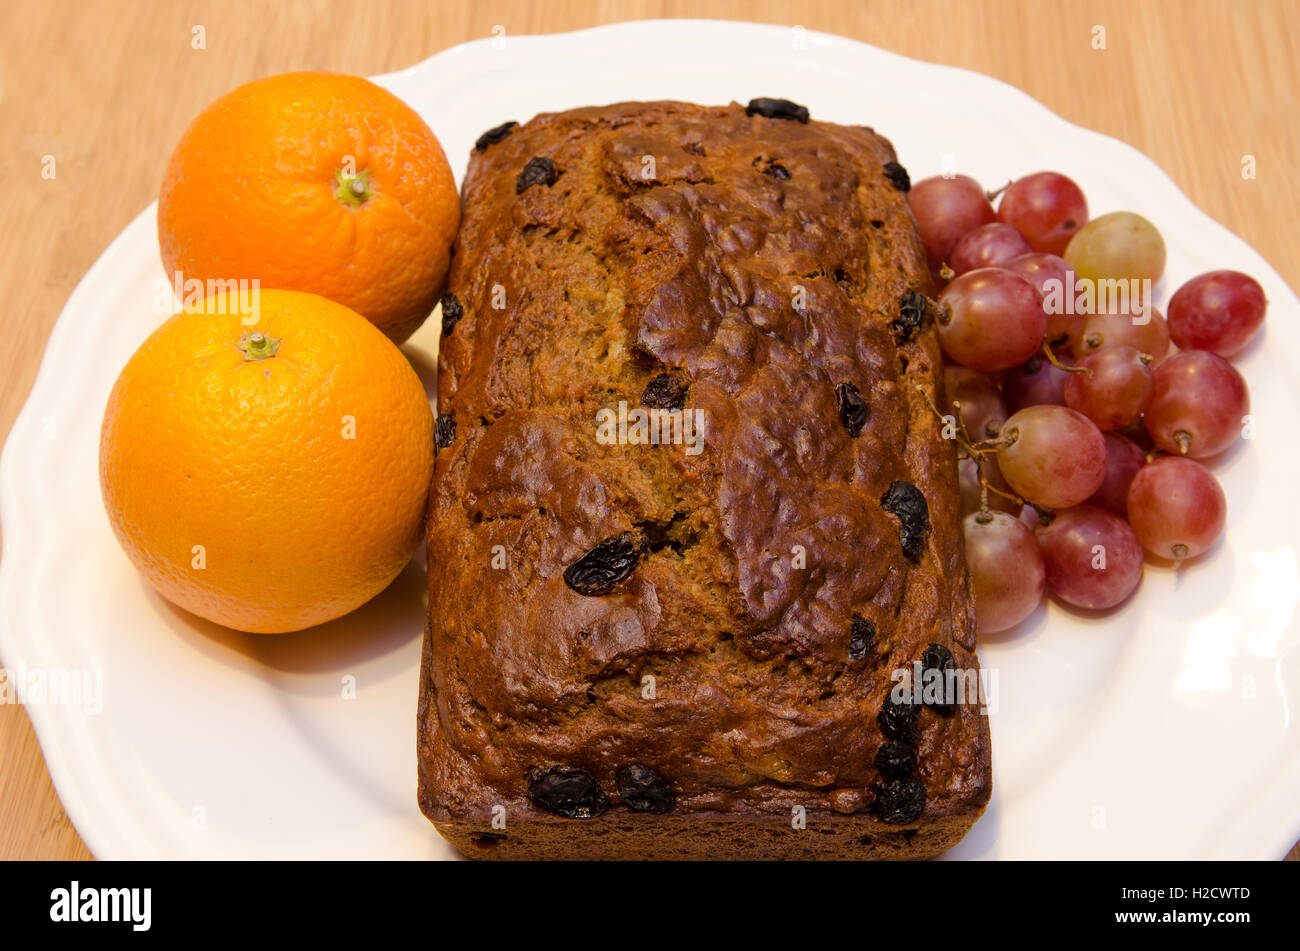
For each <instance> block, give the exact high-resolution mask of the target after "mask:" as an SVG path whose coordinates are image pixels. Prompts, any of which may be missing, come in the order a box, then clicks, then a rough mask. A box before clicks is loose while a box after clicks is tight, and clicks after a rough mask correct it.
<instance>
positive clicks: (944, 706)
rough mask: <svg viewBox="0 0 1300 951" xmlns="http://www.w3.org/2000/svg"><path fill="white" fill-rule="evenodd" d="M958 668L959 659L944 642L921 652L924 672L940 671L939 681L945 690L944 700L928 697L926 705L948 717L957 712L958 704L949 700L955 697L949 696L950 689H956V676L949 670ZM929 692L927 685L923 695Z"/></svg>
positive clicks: (929, 646)
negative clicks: (956, 658)
mask: <svg viewBox="0 0 1300 951" xmlns="http://www.w3.org/2000/svg"><path fill="white" fill-rule="evenodd" d="M956 669H957V661H956V660H954V659H953V656H952V651H950V650H948V648H946V647H944V646H943V645H942V644H930V645H928V646H927V647H926V648H925V650H924V651H922V652H921V671H922V673H923V674H924V672H925V671H927V670H937V671H939V672H940V674H941V677H940V680H939V683H940V685H941V688H942V690H943V700H939V701H934V702H931V701H930V700H928V699H927V700H926V701H925V703H926V706H928V707H929V708H930V709H932V710H933V711H934V712H935V713H941V714H943V715H944V716H946V717H950V716H952V715H953V714H954V713H956V712H957V704H956V703H955V702H949V701H950V700H954V699H955V698H952V697H949V696H948V691H949V690H951V689H955V688H954V684H955V681H956V678H955V677H952V676H950V675H949V671H956ZM928 693H929V688H928V687H926V688H925V691H924V693H923V696H924V695H925V694H928Z"/></svg>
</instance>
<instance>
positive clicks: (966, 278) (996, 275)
mask: <svg viewBox="0 0 1300 951" xmlns="http://www.w3.org/2000/svg"><path fill="white" fill-rule="evenodd" d="M939 309H940V315H939V321H938V324H939V343H940V344H941V345H942V347H943V350H944V352H945V353H946V354H948V356H950V357H951V358H952V359H954V360H956V361H957V362H958V363H960V364H962V365H963V366H968V367H970V368H971V369H973V370H984V371H985V372H989V371H993V370H1005V369H1008V368H1009V367H1013V366H1016V365H1017V364H1019V363H1024V362H1025V360H1027V359H1028V358H1029V356H1030V355H1031V354H1032V353H1033V352H1034V351H1035V350H1037V349H1038V348H1039V346H1040V345H1041V344H1042V342H1043V332H1044V331H1045V330H1046V329H1047V320H1046V318H1045V317H1044V316H1043V304H1042V300H1041V298H1040V297H1039V296H1038V291H1036V290H1035V289H1034V286H1033V285H1032V284H1030V283H1029V282H1028V281H1027V280H1025V279H1024V278H1023V277H1021V276H1020V275H1018V274H1012V273H1011V272H1010V271H1007V270H1004V269H1002V268H998V267H985V268H980V269H979V270H976V271H967V272H966V273H965V274H962V275H961V276H960V277H957V278H955V279H954V280H953V282H952V283H951V284H949V285H948V286H947V287H946V288H944V290H943V293H942V294H940V295H939Z"/></svg>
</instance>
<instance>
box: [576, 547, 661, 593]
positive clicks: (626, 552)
mask: <svg viewBox="0 0 1300 951" xmlns="http://www.w3.org/2000/svg"><path fill="white" fill-rule="evenodd" d="M643 543H644V539H643V538H642V536H641V533H640V532H624V533H623V534H621V535H614V536H612V537H610V538H607V539H605V540H604V541H603V542H601V543H600V544H599V545H597V546H596V547H595V548H593V549H591V550H590V551H589V552H587V553H586V554H585V555H583V556H582V557H581V558H579V559H578V560H577V561H575V562H574V563H573V564H571V565H569V567H568V568H565V569H564V581H565V583H566V584H568V586H569V587H570V588H572V589H573V590H574V591H576V592H578V594H586V595H600V594H609V593H610V592H611V591H613V590H614V586H615V585H617V584H618V583H619V582H620V581H622V580H624V579H625V578H627V577H628V576H629V575H630V574H632V571H633V570H634V569H635V568H636V566H637V562H638V561H640V560H641V553H642V551H643V550H644V544H643Z"/></svg>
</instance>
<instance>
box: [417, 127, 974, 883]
mask: <svg viewBox="0 0 1300 951" xmlns="http://www.w3.org/2000/svg"><path fill="white" fill-rule="evenodd" d="M646 155H652V156H654V157H655V158H656V163H655V167H654V168H653V169H652V171H653V175H652V177H651V178H649V179H646V178H644V177H642V176H641V175H639V174H638V170H639V169H640V168H642V167H644V165H643V163H642V161H641V160H642V159H643V157H644V156H646ZM533 156H544V157H547V158H551V159H552V160H553V161H555V162H556V164H557V166H558V167H559V168H560V170H561V175H560V177H559V178H558V179H557V180H556V181H555V182H554V183H553V184H551V185H534V186H532V187H530V188H528V189H526V190H525V191H524V192H523V193H521V194H517V193H516V178H517V176H518V174H519V172H520V171H522V169H523V167H524V166H525V165H526V163H527V161H528V160H529V158H531V157H533ZM893 159H894V153H893V150H892V148H891V147H890V146H889V143H888V142H886V141H885V140H884V139H882V138H880V137H879V136H877V135H875V134H874V133H873V132H872V131H871V130H869V129H865V128H862V127H845V126H835V125H830V124H827V123H817V122H812V123H808V124H806V125H804V124H800V123H796V122H788V121H781V120H772V119H762V118H761V117H750V116H747V115H746V114H745V112H744V110H743V108H742V107H740V106H738V105H736V104H732V105H731V106H726V107H713V108H706V107H699V106H690V105H686V104H682V103H624V104H619V105H615V106H609V107H603V108H588V109H580V110H574V111H572V112H569V113H560V114H553V115H546V116H540V117H538V118H537V119H535V120H533V121H532V122H530V123H528V124H527V125H525V126H522V127H520V128H518V129H516V130H515V131H514V132H513V134H511V135H510V136H509V137H508V138H506V139H505V140H504V141H502V142H500V143H498V144H496V145H493V146H491V147H490V148H488V149H487V150H486V152H484V153H482V154H479V153H475V154H474V155H473V156H472V157H471V162H470V168H469V172H468V174H467V176H466V181H465V186H464V190H463V201H464V205H465V212H464V218H463V223H462V228H461V232H460V235H459V237H458V239H457V245H456V249H455V256H454V261H453V267H452V272H451V276H450V288H451V291H452V292H453V293H455V294H456V295H457V297H458V298H459V300H460V302H461V304H462V307H463V309H464V313H465V316H464V317H463V318H462V320H461V322H460V323H459V324H458V325H457V327H456V329H455V330H454V332H453V333H452V335H451V336H449V337H446V338H444V340H443V346H442V352H441V355H440V358H439V394H438V395H439V408H440V412H443V413H451V414H452V415H453V416H454V417H455V419H456V424H457V437H456V441H455V442H454V443H453V444H452V445H451V446H449V447H448V448H446V449H443V450H442V451H441V452H440V453H439V458H438V462H437V474H436V478H435V483H434V491H433V493H432V495H431V502H430V506H431V507H430V522H429V531H428V551H429V558H430V565H429V568H430V571H429V583H430V590H429V605H430V629H429V632H428V633H427V635H426V641H425V651H424V661H423V665H422V674H421V677H422V680H421V696H420V710H419V754H420V805H421V808H422V810H423V811H424V812H425V814H426V815H428V816H429V818H430V819H431V820H433V822H434V823H435V825H437V827H438V828H439V830H440V831H442V832H443V834H444V835H445V836H447V837H448V838H449V839H450V840H451V841H452V842H453V844H455V845H456V846H457V847H458V848H460V849H461V850H462V851H464V852H465V853H466V854H469V855H473V856H481V857H492V858H515V857H517V858H540V857H554V858H566V857H567V858H576V857H589V858H596V857H605V858H615V857H622V858H635V857H680V858H688V857H709V858H744V857H755V858H777V857H802V856H814V855H815V856H824V857H840V858H888V857H906V858H925V857H929V856H931V855H934V854H937V853H938V852H940V851H942V850H943V849H946V848H948V847H949V846H951V845H952V844H953V843H954V842H956V841H957V840H958V839H959V838H960V837H961V835H962V834H964V832H965V830H967V829H968V828H969V827H970V825H971V824H972V823H973V822H974V821H975V819H976V818H978V816H979V814H980V813H981V812H982V810H983V808H984V806H985V804H986V803H987V802H988V798H989V791H990V775H989V751H988V724H987V720H986V718H985V716H984V715H983V711H982V709H980V708H979V707H978V706H977V705H969V706H963V707H961V708H960V709H959V710H958V712H957V714H956V715H955V716H952V717H943V716H940V715H939V714H937V713H935V712H934V711H932V710H930V709H928V708H927V709H925V710H924V711H923V712H922V714H921V719H920V727H921V739H920V741H919V744H918V754H919V759H920V765H919V767H918V776H919V778H920V779H921V780H922V782H923V783H924V785H925V788H926V793H927V805H926V809H925V811H924V813H923V814H922V815H921V817H920V818H919V819H918V820H915V821H913V822H909V823H906V824H903V825H887V824H885V823H882V822H881V821H880V820H879V819H877V818H876V817H875V816H874V815H872V813H871V809H872V803H873V800H874V793H873V788H874V786H875V783H876V782H877V781H878V780H879V779H880V777H879V775H878V774H877V772H876V769H875V766H874V764H873V758H874V755H875V752H876V749H877V748H878V746H879V745H880V742H881V740H882V736H881V733H880V730H879V728H878V726H877V725H876V722H875V721H876V715H877V713H879V712H880V710H881V707H882V703H883V701H884V699H885V695H886V693H887V691H888V688H889V687H890V685H891V684H890V681H889V675H890V672H891V671H892V670H894V669H897V668H899V667H903V666H907V665H910V663H911V662H912V661H913V660H915V659H916V658H917V657H918V656H919V653H920V651H921V650H922V649H923V648H924V647H925V645H926V644H927V643H930V642H937V643H940V644H943V645H945V646H947V647H949V648H950V649H951V650H952V652H953V654H954V656H955V658H956V662H957V664H958V666H959V667H962V668H974V667H976V666H977V662H976V660H975V657H974V653H973V651H974V619H973V612H972V609H971V604H970V600H969V592H968V585H967V579H966V571H965V565H964V558H963V553H962V540H961V532H960V521H959V517H958V501H957V492H956V479H955V466H954V455H953V447H952V445H951V444H950V443H949V442H948V441H946V440H944V439H943V438H942V437H941V435H940V432H939V428H940V424H939V423H938V422H937V421H936V420H935V418H934V417H933V415H932V414H931V412H930V409H929V408H928V406H927V402H934V403H938V402H941V400H940V391H941V387H942V363H941V358H940V355H939V351H938V346H937V340H936V338H935V335H934V333H933V331H932V330H929V329H927V330H926V331H925V332H923V333H921V334H920V335H919V336H918V337H917V338H916V339H914V340H912V341H910V342H904V343H901V344H899V343H896V341H895V337H894V334H893V332H892V331H891V330H890V329H889V322H890V321H891V320H893V318H894V317H895V316H896V315H897V306H898V300H899V297H900V296H901V295H902V293H904V292H905V291H909V290H915V291H920V292H922V293H926V294H929V293H931V287H930V283H929V273H928V268H927V265H926V262H925V257H924V254H923V252H922V249H921V246H920V241H919V239H918V237H917V235H916V230H915V225H914V222H913V221H912V218H911V214H910V211H909V210H908V207H907V203H906V199H905V197H904V196H903V194H902V193H901V192H900V191H898V190H897V189H896V188H894V187H893V186H892V185H891V184H890V183H889V181H888V178H887V177H886V175H885V174H884V171H883V167H884V164H885V163H886V162H889V161H892V160H893ZM772 162H777V163H779V164H781V165H782V166H783V167H784V168H785V169H786V170H787V171H789V172H790V175H789V176H788V177H787V178H783V179H782V178H778V177H776V176H772V175H765V174H764V173H763V171H762V169H764V168H768V167H769V166H770V164H771V163H772ZM798 287H802V288H804V290H805V291H806V294H807V299H808V303H807V305H806V307H805V309H804V310H803V311H798V310H797V309H796V308H795V307H794V306H793V304H792V300H793V297H792V291H794V290H796V289H797V288H798ZM498 289H499V290H500V291H503V292H504V297H503V299H502V300H501V301H494V298H493V295H494V294H497V293H498ZM495 303H501V304H502V306H500V307H497V306H494V304H495ZM660 372H674V373H678V374H681V375H682V377H683V378H685V379H688V380H689V381H690V402H691V404H692V405H695V406H698V407H701V408H702V409H704V410H705V411H706V412H707V414H708V418H709V425H710V431H709V441H708V449H706V451H705V452H704V453H702V454H701V455H699V456H689V455H687V454H685V453H684V452H683V450H682V447H681V446H672V447H664V446H661V447H647V446H627V445H617V446H599V445H597V444H596V442H595V440H594V438H592V430H593V429H594V423H593V422H592V420H593V419H594V415H595V413H596V411H597V410H598V409H600V408H602V407H609V406H612V405H614V404H615V403H616V402H617V401H618V400H619V399H623V400H626V401H628V402H629V403H631V404H632V405H635V403H636V400H637V398H638V395H639V394H640V392H641V390H642V388H643V387H644V385H645V384H646V382H647V381H648V380H649V379H650V378H651V377H652V376H653V375H655V374H657V373H660ZM842 380H848V381H851V382H853V383H854V385H855V386H857V387H858V389H859V390H860V392H861V393H862V394H863V395H864V397H865V398H866V399H867V402H868V403H869V405H870V407H871V414H870V419H869V420H868V423H867V425H866V426H865V427H864V429H863V431H862V433H861V435H860V436H859V437H858V438H857V439H850V438H849V437H848V436H847V435H846V434H845V432H844V428H843V426H842V424H841V423H840V421H839V419H838V417H837V413H836V409H835V402H834V386H835V385H836V383H837V382H838V381H842ZM896 479H904V480H906V481H910V482H912V483H913V484H915V485H916V486H917V487H918V488H920V489H921V491H922V493H923V494H924V496H925V498H926V501H927V503H928V506H929V510H930V516H931V519H932V529H931V531H930V533H929V536H928V538H927V543H926V546H925V551H924V552H923V554H922V557H921V560H920V562H919V563H917V564H912V563H910V562H908V561H907V559H905V558H903V557H902V554H901V551H900V549H899V540H898V533H897V523H896V521H895V520H894V519H893V517H892V516H888V515H887V514H884V513H882V511H881V509H880V507H879V498H880V495H881V494H882V492H883V491H884V490H885V489H886V488H887V487H888V486H889V485H890V483H891V482H892V481H893V480H896ZM647 527H648V528H649V529H650V530H653V529H654V528H655V527H658V528H659V529H661V530H662V531H665V532H668V533H670V534H671V533H677V535H676V541H675V542H674V543H673V544H664V545H662V546H661V547H660V548H659V549H657V550H655V551H654V552H652V553H651V554H649V555H647V556H646V557H644V558H643V559H642V561H641V563H640V564H639V565H638V567H637V569H636V571H635V572H634V573H633V574H632V576H631V577H630V578H628V579H627V580H626V581H624V582H623V583H622V584H621V585H620V586H619V587H618V588H617V589H615V591H613V592H612V593H610V594H608V595H604V596H601V597H583V596H582V595H578V594H576V593H575V592H573V591H571V590H569V589H568V587H567V586H566V585H565V584H564V582H563V580H562V577H561V575H562V573H563V570H564V568H565V567H566V566H567V565H569V564H571V563H572V561H573V560H575V559H576V558H577V557H578V556H580V555H581V554H582V553H583V552H584V551H586V550H587V549H589V548H590V547H591V546H592V545H594V544H595V543H596V542H598V541H600V540H601V539H604V538H607V537H609V536H611V535H615V534H618V533H620V532H624V531H629V530H643V529H647ZM678 542H680V543H678ZM792 544H799V545H801V546H802V547H803V548H804V550H805V551H806V553H807V559H808V564H809V566H810V567H809V568H808V569H807V570H806V571H805V572H804V573H802V574H800V573H799V572H795V571H786V570H785V569H784V566H782V565H781V563H780V561H781V555H782V553H784V552H785V551H787V550H789V549H790V547H791V545H792ZM493 552H505V553H506V555H507V560H508V564H509V568H508V569H507V570H504V571H495V570H492V569H491V568H490V565H489V561H490V558H491V555H492V553H493ZM854 613H858V614H862V615H863V616H866V617H869V618H871V619H872V620H873V622H875V623H876V624H877V627H878V632H879V633H878V641H877V645H876V652H875V654H874V655H873V656H872V657H870V658H868V659H867V660H865V661H849V660H847V659H846V649H847V640H848V624H849V618H850V616H851V615H852V614H854ZM647 674H650V675H652V676H654V677H655V678H656V683H657V684H658V685H659V691H658V693H657V695H656V697H655V698H654V700H653V701H649V702H647V701H646V699H645V697H644V696H643V694H642V690H641V688H642V685H643V684H644V680H643V678H644V677H645V676H646V675H647ZM631 762H637V763H644V764H647V765H650V766H652V767H653V768H654V769H656V770H657V771H658V772H660V773H661V774H662V775H664V776H665V777H666V778H668V779H669V780H670V782H671V783H672V784H673V787H674V789H675V791H676V793H677V796H678V803H677V808H676V810H675V811H674V813H673V814H671V815H667V816H657V815H650V814H645V813H633V812H631V811H629V810H628V809H627V808H626V807H625V806H623V805H622V804H621V803H620V802H619V800H618V797H617V794H616V792H615V791H614V782H613V774H614V773H615V771H616V770H617V769H618V768H619V767H620V766H622V765H626V764H628V763H631ZM550 765H566V766H575V767H580V768H582V769H585V770H587V771H588V772H590V773H591V774H592V775H593V776H594V777H595V778H596V779H597V781H598V782H599V783H600V785H601V786H602V788H603V789H604V790H605V791H606V793H607V794H608V795H609V798H610V801H611V807H610V809H609V811H608V812H606V813H605V814H604V815H602V816H600V817H598V818H595V819H589V820H571V819H562V818H558V817H556V816H552V815H550V814H548V813H545V812H543V811H541V810H539V809H537V808H536V807H534V806H533V805H532V804H531V803H530V802H529V799H528V786H527V775H528V772H529V771H530V770H531V769H533V768H539V767H546V766H550ZM796 808H799V809H802V810H803V811H804V813H805V815H806V825H807V827H806V828H805V829H802V830H796V829H794V828H793V827H792V825H791V818H792V811H793V810H795V809H796ZM494 815H495V816H496V817H497V819H498V823H499V820H500V817H501V816H502V815H504V817H505V830H500V829H494V828H493V822H492V820H493V817H494ZM501 831H504V833H505V838H503V839H496V838H491V837H485V834H490V833H493V832H501ZM864 837H865V839H866V840H867V841H864ZM484 843H491V844H484Z"/></svg>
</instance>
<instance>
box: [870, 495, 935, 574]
mask: <svg viewBox="0 0 1300 951" xmlns="http://www.w3.org/2000/svg"><path fill="white" fill-rule="evenodd" d="M880 504H881V506H882V507H883V508H884V510H885V511H886V512H888V513H890V514H891V515H896V516H898V521H899V522H900V523H901V524H900V525H899V528H898V540H899V542H901V543H902V546H903V554H904V555H906V556H907V557H908V558H909V559H911V560H912V561H918V560H919V559H920V557H921V553H922V552H924V551H925V533H926V532H927V531H929V528H930V509H929V507H928V506H927V505H926V504H925V496H924V495H922V494H921V490H920V489H918V488H917V487H916V486H914V485H912V483H910V482H903V481H902V480H899V481H897V482H891V483H890V484H889V490H888V491H887V492H886V493H885V494H884V495H882V496H881V497H880Z"/></svg>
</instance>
